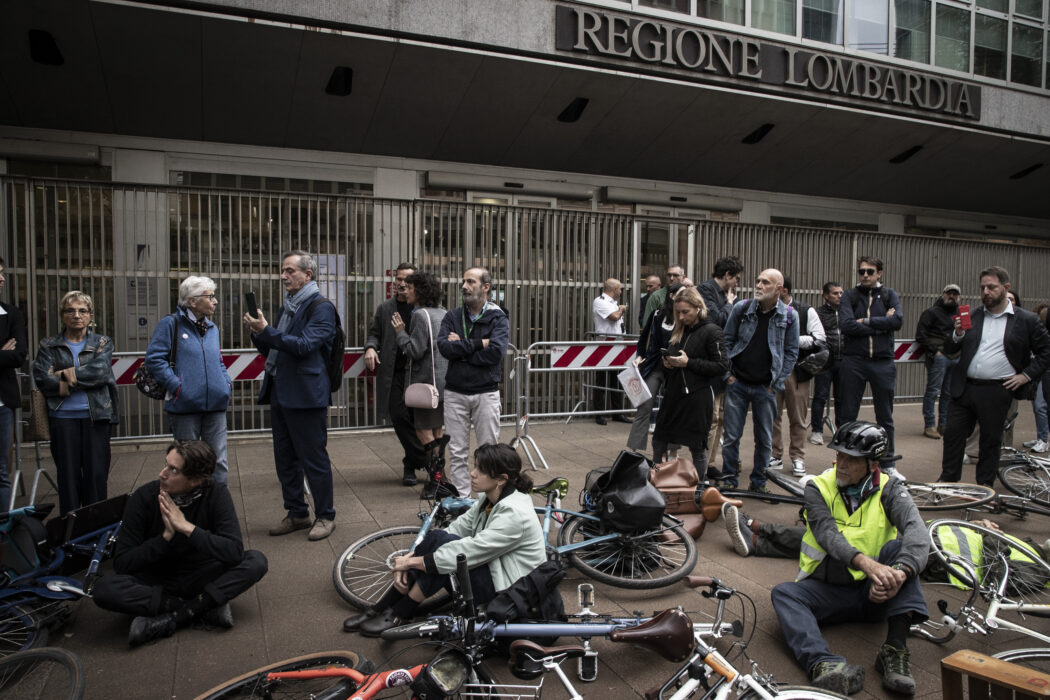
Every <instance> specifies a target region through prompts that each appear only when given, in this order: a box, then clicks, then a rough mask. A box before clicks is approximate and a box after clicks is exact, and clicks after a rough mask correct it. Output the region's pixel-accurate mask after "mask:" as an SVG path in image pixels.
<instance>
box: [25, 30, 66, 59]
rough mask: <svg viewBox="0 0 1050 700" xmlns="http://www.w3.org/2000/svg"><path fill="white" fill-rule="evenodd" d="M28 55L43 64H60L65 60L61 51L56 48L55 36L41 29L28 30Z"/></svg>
mask: <svg viewBox="0 0 1050 700" xmlns="http://www.w3.org/2000/svg"><path fill="white" fill-rule="evenodd" d="M29 56H30V58H32V59H33V60H34V61H36V62H37V63H40V64H43V65H45V66H61V65H62V64H63V63H65V62H66V59H65V58H64V57H63V56H62V52H61V51H59V50H58V44H57V43H55V37H53V36H51V32H48V31H45V30H43V29H30V30H29Z"/></svg>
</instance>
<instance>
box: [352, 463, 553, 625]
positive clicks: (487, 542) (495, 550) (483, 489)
mask: <svg viewBox="0 0 1050 700" xmlns="http://www.w3.org/2000/svg"><path fill="white" fill-rule="evenodd" d="M470 487H471V489H470V490H471V492H474V493H481V494H482V495H481V496H480V497H479V498H478V500H477V501H476V502H475V503H474V505H473V506H472V507H471V509H470V510H468V511H467V512H466V513H464V514H463V515H461V516H459V517H458V518H456V519H455V520H453V521H452V523H451V524H450V525H449V526H448V528H447V529H445V530H431V531H430V532H428V533H427V535H426V537H425V538H424V539H423V541H422V542H421V543H420V544H419V546H417V547H416V548H415V549H414V550H413V551H412V552H410V553H409V554H407V555H406V556H402V557H397V558H396V559H395V560H394V572H395V573H394V586H393V587H392V588H391V589H389V590H388V591H387V592H386V593H385V594H384V595H383V597H382V598H381V599H380V600H379V602H378V603H376V605H375V607H373V608H368V609H367V610H365V611H364V612H363V613H361V614H359V615H354V616H353V617H350V618H348V619H347V620H346V621H345V622H344V623H343V630H344V631H345V632H360V633H361V634H363V635H364V636H366V637H378V636H379V635H380V634H381V633H382V632H383V631H385V630H388V629H390V628H391V627H396V626H398V625H400V624H402V623H403V622H404V621H405V620H407V619H409V618H410V617H411V616H412V613H414V612H415V610H416V608H417V607H418V606H419V604H420V603H422V602H423V601H424V600H426V599H427V598H428V597H430V596H432V595H434V594H435V593H437V592H438V591H439V590H441V589H442V588H446V589H447V588H449V587H450V585H451V582H450V577H449V574H452V573H453V572H455V570H456V556H457V555H459V554H465V555H466V557H467V566H468V567H469V569H470V586H471V589H472V590H473V592H474V601H475V602H476V603H477V604H479V605H484V604H486V603H488V602H489V601H490V600H492V599H493V598H494V597H495V596H496V594H497V593H498V592H500V591H502V590H503V589H505V588H507V587H508V586H510V585H511V584H512V583H514V582H515V581H517V580H518V579H519V578H521V577H522V576H524V575H526V574H528V573H530V572H531V571H532V570H533V569H535V568H536V567H537V566H539V565H540V564H542V563H543V562H544V561H546V560H547V554H546V547H545V546H544V542H543V531H542V529H541V528H540V522H539V519H538V518H537V517H536V511H535V510H534V507H533V504H532V498H531V497H530V496H529V490H530V489H531V488H532V479H531V478H530V477H529V476H528V475H527V474H523V473H522V472H521V458H520V457H519V456H518V453H517V452H515V451H514V448H512V447H510V446H509V445H504V444H495V445H481V446H480V447H478V449H477V451H475V452H474V469H473V470H471V472H470Z"/></svg>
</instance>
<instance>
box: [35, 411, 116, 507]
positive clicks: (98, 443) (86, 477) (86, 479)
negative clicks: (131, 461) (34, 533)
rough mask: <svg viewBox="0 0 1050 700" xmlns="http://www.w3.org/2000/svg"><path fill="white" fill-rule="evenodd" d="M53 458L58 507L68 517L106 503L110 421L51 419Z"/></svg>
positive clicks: (53, 417) (52, 417)
mask: <svg viewBox="0 0 1050 700" xmlns="http://www.w3.org/2000/svg"><path fill="white" fill-rule="evenodd" d="M50 425H51V456H52V457H53V458H54V459H55V469H56V471H57V472H58V505H59V511H60V512H61V513H62V514H63V515H65V514H66V513H68V512H69V511H71V510H76V509H77V508H80V507H81V506H88V505H91V504H92V503H98V502H99V501H104V500H106V482H107V481H108V480H109V462H110V449H109V435H110V423H109V421H102V420H100V421H93V420H91V419H90V418H57V417H55V416H51V418H50Z"/></svg>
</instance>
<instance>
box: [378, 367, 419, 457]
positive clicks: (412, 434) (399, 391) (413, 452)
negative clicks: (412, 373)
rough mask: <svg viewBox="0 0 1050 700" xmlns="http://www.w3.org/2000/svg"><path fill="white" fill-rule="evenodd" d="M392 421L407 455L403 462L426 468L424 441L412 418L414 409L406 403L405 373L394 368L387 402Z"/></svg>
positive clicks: (395, 432)
mask: <svg viewBox="0 0 1050 700" xmlns="http://www.w3.org/2000/svg"><path fill="white" fill-rule="evenodd" d="M387 409H388V410H389V412H390V422H391V423H393V424H394V434H395V435H397V439H398V441H399V442H400V443H401V447H402V449H404V451H405V456H404V458H402V460H401V463H402V464H403V465H404V466H405V468H406V470H407V469H425V468H426V467H427V465H428V464H429V460H428V459H427V453H426V451H425V450H424V449H423V443H421V442H420V441H419V437H418V436H417V435H416V425H415V421H413V420H412V409H411V408H409V407H408V406H406V405H405V373H404V371H403V370H397V369H395V370H394V376H393V378H392V381H391V382H390V396H389V399H388V403H387Z"/></svg>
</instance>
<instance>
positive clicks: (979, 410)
mask: <svg viewBox="0 0 1050 700" xmlns="http://www.w3.org/2000/svg"><path fill="white" fill-rule="evenodd" d="M957 371H964V370H963V369H962V368H958V370H957ZM1012 400H1013V394H1012V393H1011V392H1010V391H1009V390H1008V389H1005V388H1003V385H1002V384H1001V383H999V382H995V383H992V384H971V383H969V382H967V383H966V388H965V389H964V390H963V393H962V396H960V397H959V398H958V399H956V398H955V397H954V396H953V397H952V401H951V403H950V404H949V405H948V424H947V425H946V426H945V428H944V452H943V454H942V457H941V475H940V476H939V477H937V480H938V481H959V480H960V478H961V477H962V459H963V451H964V450H965V449H966V438H968V437H969V436H970V433H972V432H973V428H974V426H975V425H979V426H980V428H981V442H980V445H979V448H978V449H979V452H978V457H977V483H978V484H982V485H985V486H993V485H994V484H995V477H996V475H997V474H998V472H999V450H1000V448H1001V447H1002V443H1003V421H1005V420H1006V414H1007V412H1008V411H1009V410H1010V402H1011V401H1012Z"/></svg>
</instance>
